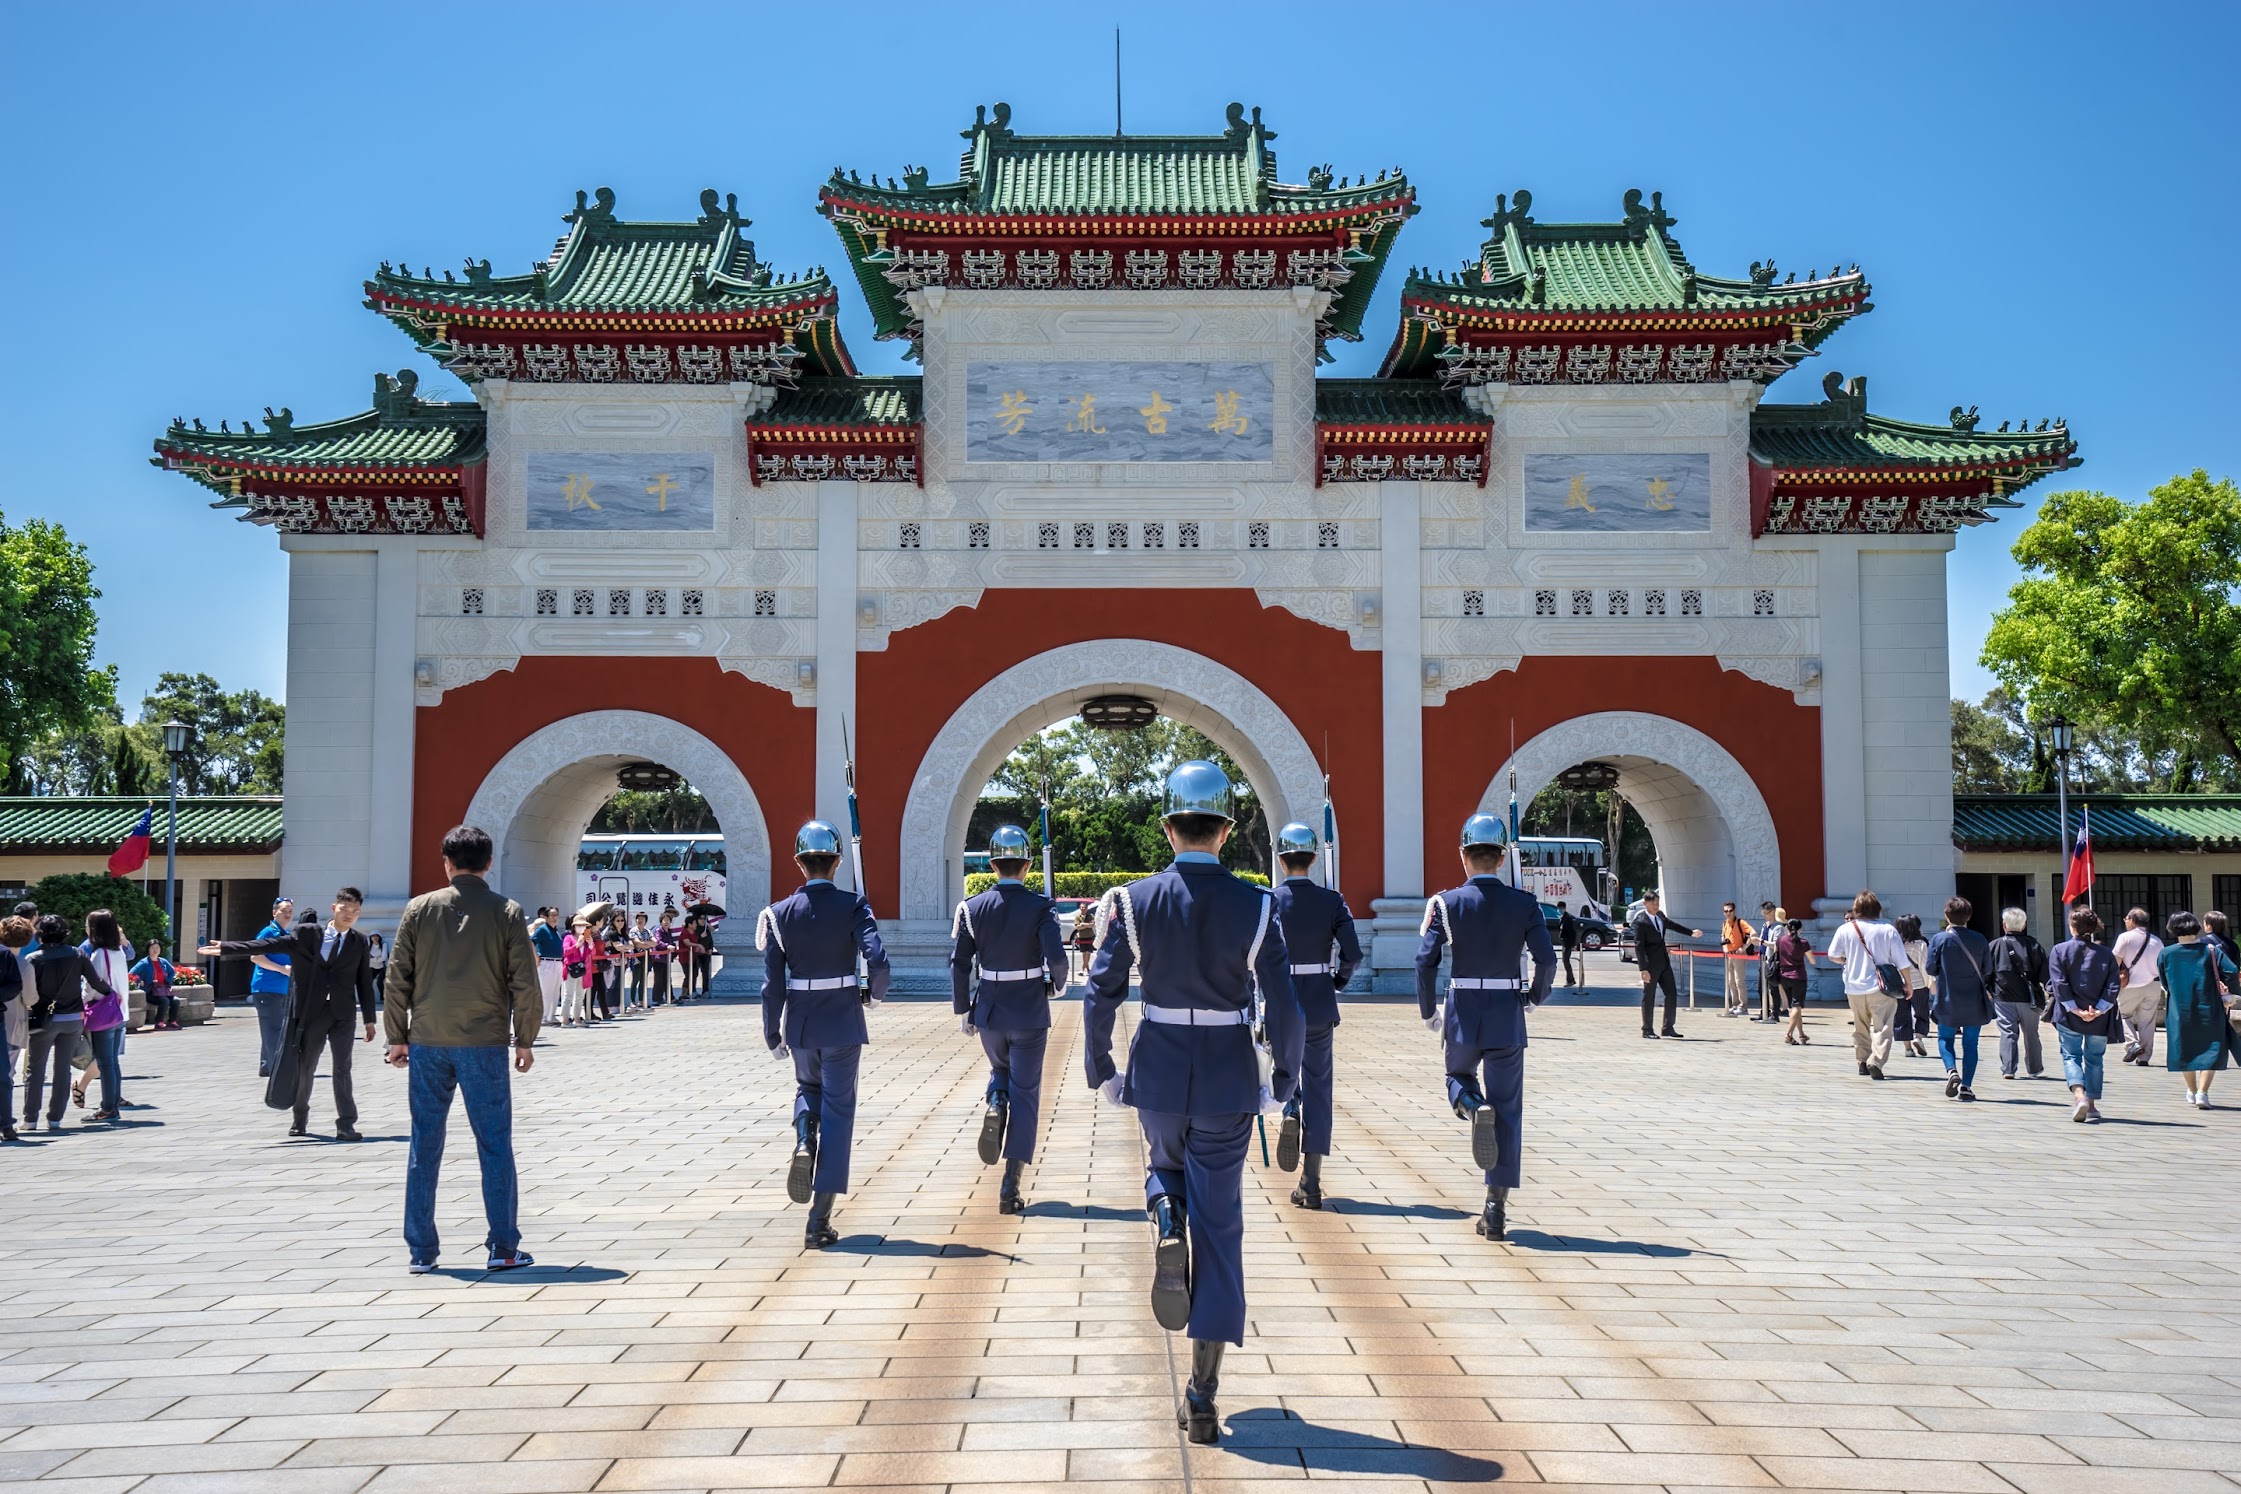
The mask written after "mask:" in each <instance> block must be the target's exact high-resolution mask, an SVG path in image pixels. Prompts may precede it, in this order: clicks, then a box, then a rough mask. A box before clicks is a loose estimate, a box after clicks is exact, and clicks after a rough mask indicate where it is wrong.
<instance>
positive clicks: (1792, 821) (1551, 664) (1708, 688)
mask: <svg viewBox="0 0 2241 1494" xmlns="http://www.w3.org/2000/svg"><path fill="white" fill-rule="evenodd" d="M1598 711H1645V712H1649V713H1651V714H1654V715H1659V716H1670V717H1672V718H1673V719H1674V720H1675V721H1680V722H1683V723H1685V724H1687V725H1689V726H1693V727H1695V728H1696V729H1697V730H1698V731H1700V732H1703V733H1704V734H1705V735H1706V736H1708V737H1710V738H1712V739H1713V740H1714V741H1716V742H1718V743H1719V744H1720V745H1721V746H1722V747H1725V748H1726V749H1727V750H1728V751H1729V752H1730V753H1732V754H1734V756H1735V760H1736V761H1737V762H1739V763H1741V764H1742V765H1743V769H1744V771H1745V772H1747V773H1749V774H1750V775H1751V779H1752V781H1753V782H1755V783H1756V784H1757V785H1758V787H1759V792H1760V794H1762V795H1763V796H1764V797H1765V799H1766V805H1767V808H1768V810H1769V811H1770V812H1771V813H1772V814H1773V816H1774V830H1775V835H1776V836H1777V838H1778V839H1779V840H1780V841H1781V845H1782V890H1781V892H1780V894H1779V896H1780V897H1781V900H1782V902H1783V903H1784V904H1785V905H1786V906H1788V907H1790V908H1811V907H1812V906H1813V899H1814V898H1816V897H1820V896H1822V895H1823V893H1824V892H1825V891H1826V890H1827V889H1825V888H1823V887H1822V886H1821V877H1822V872H1823V869H1824V866H1825V863H1824V861H1823V859H1822V846H1821V710H1820V707H1818V706H1801V705H1799V704H1798V703H1797V701H1796V700H1795V699H1794V698H1793V697H1792V696H1791V694H1790V692H1789V691H1787V690H1782V689H1777V688H1776V687H1775V686H1772V685H1765V684H1761V683H1759V682H1758V681H1757V680H1754V679H1750V678H1747V677H1746V676H1744V675H1741V674H1737V673H1734V672H1733V671H1731V670H1723V669H1722V668H1720V664H1719V661H1718V660H1717V659H1712V658H1702V657H1699V658H1688V659H1649V658H1545V657H1544V658H1531V659H1527V660H1526V661H1525V662H1524V663H1523V664H1522V665H1521V666H1520V667H1519V668H1518V669H1517V670H1516V671H1515V672H1514V673H1509V674H1498V675H1496V676H1494V677H1493V678H1492V679H1488V680H1481V681H1479V682H1478V683H1477V684H1475V685H1470V686H1466V687H1465V688H1463V689H1461V690H1457V691H1455V692H1454V693H1452V694H1450V695H1449V696H1448V697H1447V700H1446V702H1445V703H1444V704H1442V705H1437V706H1431V707H1428V708H1427V709H1426V710H1425V712H1424V813H1425V822H1424V823H1425V835H1424V860H1425V875H1426V877H1427V878H1428V880H1427V882H1426V884H1425V885H1426V886H1428V887H1445V886H1449V885H1451V884H1452V883H1453V882H1454V881H1455V880H1456V878H1457V876H1458V875H1459V872H1458V870H1457V865H1456V860H1455V852H1454V850H1453V838H1454V836H1455V835H1456V834H1457V833H1458V832H1460V830H1461V829H1462V825H1463V821H1464V820H1466V819H1468V818H1469V817H1470V816H1471V815H1472V814H1473V813H1474V812H1476V811H1477V809H1478V801H1479V795H1480V794H1482V793H1484V792H1485V791H1486V785H1487V783H1488V781H1489V780H1491V779H1492V778H1493V776H1494V775H1495V774H1496V773H1497V772H1499V771H1501V767H1502V764H1503V763H1504V762H1505V761H1507V760H1508V758H1509V753H1510V742H1511V736H1510V728H1511V723H1512V721H1513V720H1514V721H1515V723H1516V730H1517V735H1516V741H1517V742H1518V744H1519V745H1520V746H1522V745H1523V744H1525V743H1526V742H1528V741H1530V740H1532V738H1533V737H1534V736H1535V734H1537V733H1539V732H1542V731H1545V730H1546V729H1548V728H1549V727H1551V726H1555V725H1556V724H1558V723H1559V722H1562V721H1568V720H1570V719H1572V718H1573V717H1575V716H1587V715H1592V714H1594V713H1596V712H1598ZM1613 750H1614V751H1615V750H1617V749H1616V748H1615V747H1614V749H1613ZM1736 890H1737V892H1738V893H1740V894H1741V895H1743V896H1745V897H1756V896H1758V895H1759V893H1758V889H1757V888H1752V887H1743V888H1738V889H1736Z"/></svg>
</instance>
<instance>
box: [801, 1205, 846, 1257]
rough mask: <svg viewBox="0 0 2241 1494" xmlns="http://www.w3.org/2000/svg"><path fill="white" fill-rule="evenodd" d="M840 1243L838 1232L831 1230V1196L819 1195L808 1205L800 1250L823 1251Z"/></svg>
mask: <svg viewBox="0 0 2241 1494" xmlns="http://www.w3.org/2000/svg"><path fill="white" fill-rule="evenodd" d="M839 1241H840V1231H839V1230H837V1229H834V1228H833V1195H832V1194H830V1193H819V1194H817V1195H815V1196H814V1197H813V1199H812V1200H811V1202H810V1205H809V1222H808V1225H807V1226H806V1227H805V1228H804V1229H803V1230H802V1239H801V1248H802V1249H804V1250H823V1249H824V1248H825V1247H826V1246H827V1245H833V1244H837V1243H839Z"/></svg>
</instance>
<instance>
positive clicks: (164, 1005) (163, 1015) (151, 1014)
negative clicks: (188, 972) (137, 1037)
mask: <svg viewBox="0 0 2241 1494" xmlns="http://www.w3.org/2000/svg"><path fill="white" fill-rule="evenodd" d="M132 976H133V978H134V979H135V980H137V981H139V982H140V988H141V989H142V990H143V991H146V992H147V993H148V1030H149V1031H150V1032H168V1031H171V1030H172V1029H174V1028H176V1027H178V1025H179V998H178V997H176V996H174V995H172V994H171V989H172V986H173V984H174V983H175V982H176V981H177V980H178V978H179V972H178V969H177V967H176V966H174V965H173V964H172V963H171V962H170V961H169V960H167V959H165V958H164V957H163V941H162V940H161V939H150V940H149V941H148V952H147V954H146V955H144V956H142V957H141V959H140V962H139V963H138V964H136V965H134V966H133V967H132Z"/></svg>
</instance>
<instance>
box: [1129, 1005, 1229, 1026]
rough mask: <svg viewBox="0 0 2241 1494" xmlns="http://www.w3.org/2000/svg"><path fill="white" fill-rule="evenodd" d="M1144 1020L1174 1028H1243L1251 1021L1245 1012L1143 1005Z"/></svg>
mask: <svg viewBox="0 0 2241 1494" xmlns="http://www.w3.org/2000/svg"><path fill="white" fill-rule="evenodd" d="M1144 1020H1145V1021H1147V1022H1163V1023H1166V1024H1168V1025H1170V1026H1174V1027H1243V1026H1244V1025H1246V1024H1247V1023H1248V1022H1250V1021H1252V1020H1253V1019H1252V1016H1251V1015H1250V1014H1249V1013H1246V1012H1241V1011H1240V1012H1217V1011H1207V1010H1204V1009H1202V1008H1199V1007H1195V1006H1154V1005H1152V1004H1151V1003H1150V1002H1149V1001H1147V1002H1145V1003H1144Z"/></svg>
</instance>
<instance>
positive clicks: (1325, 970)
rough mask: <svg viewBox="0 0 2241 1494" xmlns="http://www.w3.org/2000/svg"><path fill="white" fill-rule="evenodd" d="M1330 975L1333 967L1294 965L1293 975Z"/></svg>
mask: <svg viewBox="0 0 2241 1494" xmlns="http://www.w3.org/2000/svg"><path fill="white" fill-rule="evenodd" d="M1330 973H1331V967H1330V966H1328V965H1294V966H1293V967H1292V974H1294V975H1328V974H1330Z"/></svg>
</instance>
